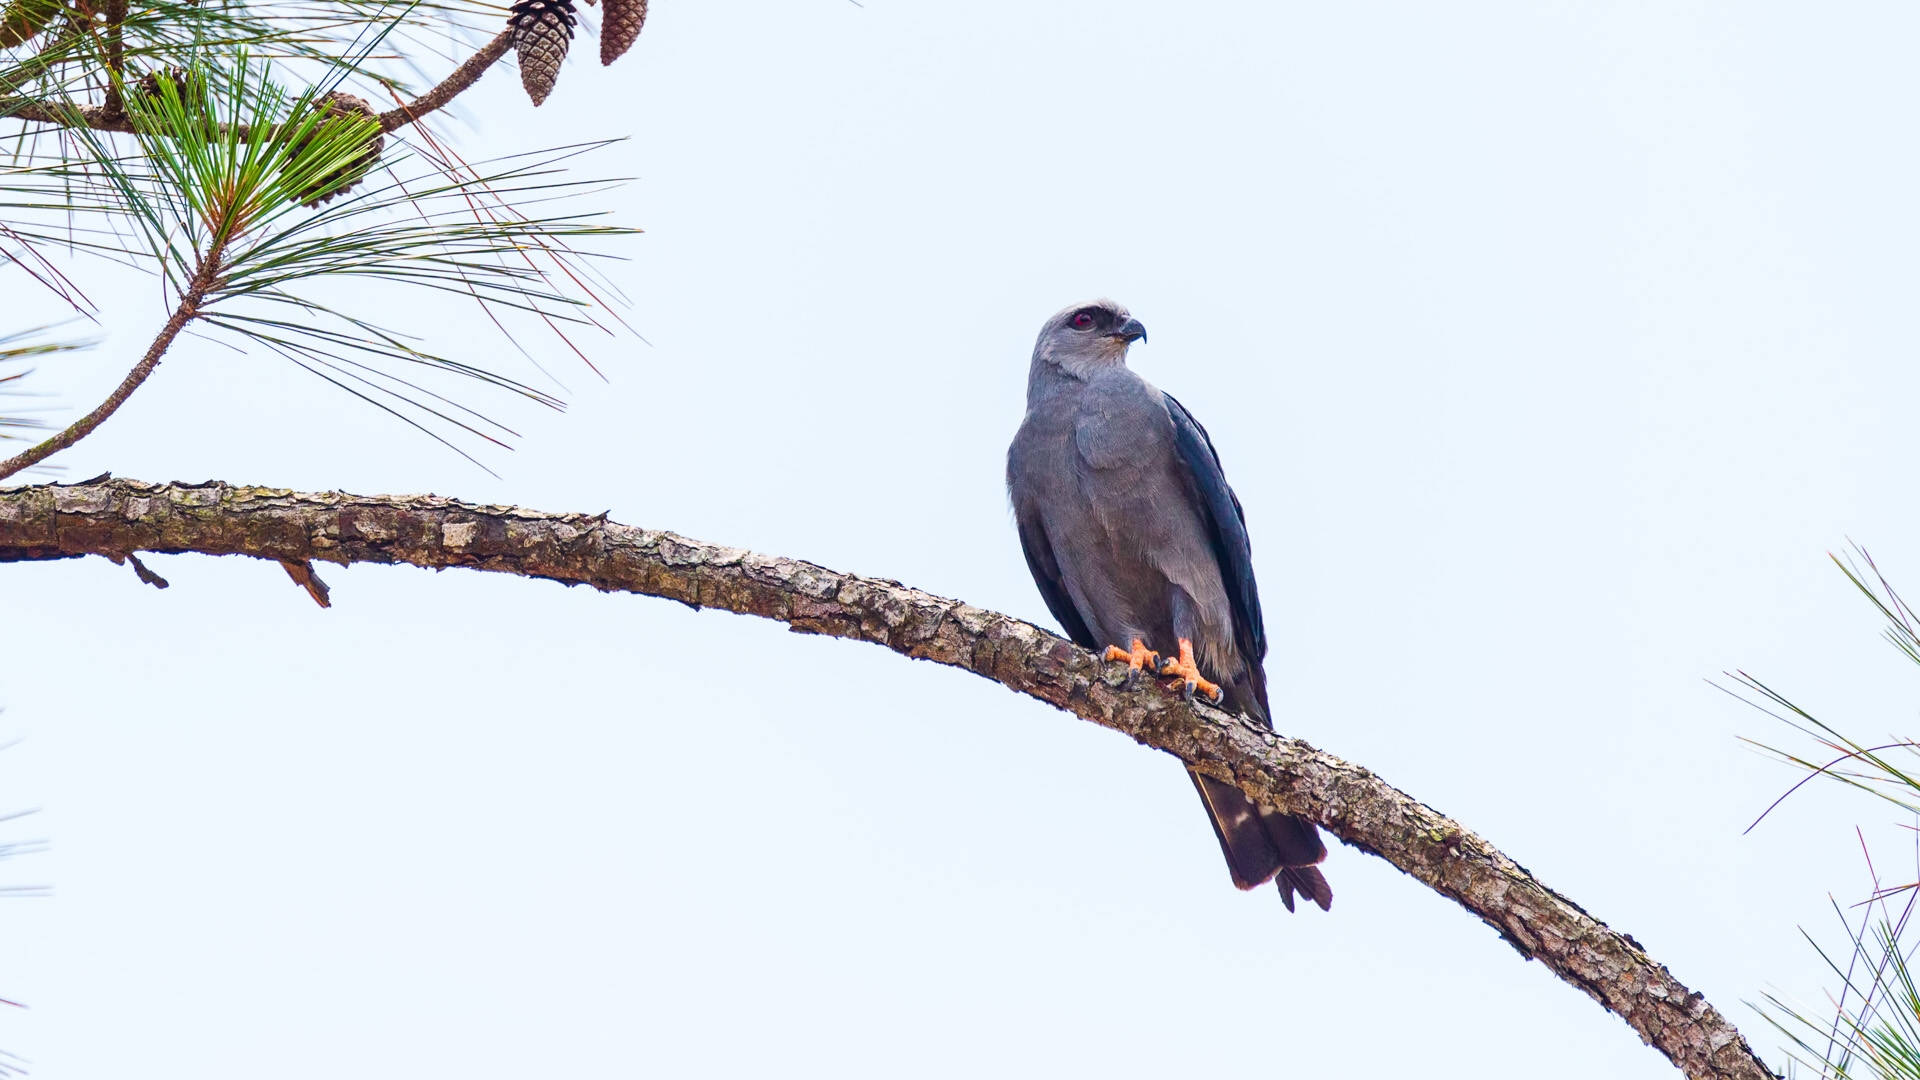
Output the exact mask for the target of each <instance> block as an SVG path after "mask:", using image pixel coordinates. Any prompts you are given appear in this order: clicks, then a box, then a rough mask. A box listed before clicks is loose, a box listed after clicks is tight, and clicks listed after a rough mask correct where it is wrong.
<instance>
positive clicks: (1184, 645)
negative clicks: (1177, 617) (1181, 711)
mask: <svg viewBox="0 0 1920 1080" xmlns="http://www.w3.org/2000/svg"><path fill="white" fill-rule="evenodd" d="M1160 674H1162V675H1178V676H1180V678H1181V679H1182V680H1184V682H1185V685H1183V686H1182V687H1181V692H1182V693H1184V694H1186V696H1187V697H1189V698H1191V697H1192V696H1193V693H1194V691H1196V690H1198V691H1199V692H1200V693H1203V694H1205V695H1207V697H1208V698H1209V699H1211V700H1212V701H1213V702H1215V703H1216V704H1218V703H1219V701H1220V699H1221V698H1222V697H1224V696H1225V695H1224V694H1223V693H1222V692H1221V690H1220V687H1219V685H1218V684H1217V683H1210V682H1208V681H1207V680H1206V677H1205V676H1203V675H1201V674H1200V666H1199V665H1198V664H1195V663H1194V662H1193V642H1192V641H1189V640H1188V639H1186V638H1181V639H1180V655H1179V657H1178V658H1175V657H1171V656H1169V657H1167V666H1166V667H1163V668H1161V669H1160Z"/></svg>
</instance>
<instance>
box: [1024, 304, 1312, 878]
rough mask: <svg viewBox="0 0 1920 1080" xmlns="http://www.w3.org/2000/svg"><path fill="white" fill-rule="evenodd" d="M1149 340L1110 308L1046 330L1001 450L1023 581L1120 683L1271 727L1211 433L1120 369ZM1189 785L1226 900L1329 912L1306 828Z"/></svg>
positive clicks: (1261, 649) (1069, 312)
mask: <svg viewBox="0 0 1920 1080" xmlns="http://www.w3.org/2000/svg"><path fill="white" fill-rule="evenodd" d="M1146 337H1147V328H1146V327H1145V326H1143V325H1141V323H1140V321H1139V320H1138V319H1135V318H1134V317H1133V316H1132V315H1131V314H1130V313H1128V311H1127V309H1126V308H1124V307H1122V306H1120V305H1119V304H1116V303H1114V302H1113V301H1111V300H1095V301H1092V302H1089V303H1084V304H1075V305H1074V306H1072V307H1069V308H1066V309H1064V310H1062V311H1060V312H1059V313H1058V314H1056V315H1054V316H1053V317H1052V318H1050V319H1048V320H1047V321H1046V323H1045V325H1043V326H1042V327H1041V328H1040V335H1039V338H1038V339H1037V340H1036V341H1035V342H1034V347H1033V358H1032V363H1031V366H1030V367H1029V368H1028V372H1027V410H1026V415H1025V416H1024V417H1023V418H1022V420H1021V422H1020V429H1019V431H1018V432H1017V433H1015V435H1014V437H1013V444H1012V445H1011V446H1010V447H1008V449H1007V494H1008V496H1009V498H1010V499H1011V501H1012V504H1013V517H1014V523H1015V525H1016V527H1017V528H1018V530H1019V533H1020V546H1021V549H1022V550H1023V551H1024V552H1025V554H1026V558H1027V568H1028V569H1029V570H1031V571H1032V573H1033V580H1034V584H1035V585H1037V586H1039V589H1040V596H1041V598H1042V599H1043V600H1045V601H1046V605H1047V610H1048V611H1050V612H1052V613H1053V617H1054V619H1055V620H1057V621H1058V622H1059V624H1060V626H1061V628H1062V629H1064V630H1065V631H1066V633H1067V636H1068V637H1069V638H1071V639H1072V640H1073V642H1074V644H1076V645H1079V646H1080V647H1081V648H1083V649H1087V650H1089V651H1092V652H1095V653H1098V654H1100V655H1101V657H1102V658H1103V659H1104V660H1107V661H1109V662H1125V663H1126V665H1127V667H1128V669H1129V675H1128V677H1129V678H1130V679H1132V678H1137V677H1138V673H1139V672H1140V671H1142V670H1145V671H1147V672H1148V673H1149V675H1155V676H1172V677H1175V678H1178V679H1179V680H1180V688H1181V690H1182V692H1183V693H1185V694H1186V695H1188V696H1189V697H1191V696H1192V695H1194V694H1196V693H1199V694H1204V695H1205V696H1207V697H1208V698H1211V699H1213V701H1215V702H1216V703H1217V704H1219V705H1221V706H1222V707H1223V708H1225V709H1228V710H1230V711H1234V712H1239V713H1242V714H1244V715H1246V716H1248V717H1249V718H1251V719H1252V720H1254V721H1256V722H1258V723H1260V724H1262V725H1265V726H1266V727H1268V728H1271V727H1272V726H1273V721H1272V709H1271V708H1270V707H1269V705H1268V703H1267V679H1266V671H1265V669H1264V667H1263V666H1262V662H1263V661H1264V660H1265V658H1266V653H1267V640H1266V628H1265V623H1264V621H1263V618H1262V615H1261V612H1260V590H1259V587H1258V585H1257V584H1256V583H1255V581H1254V576H1253V550H1252V546H1251V543H1250V541H1249V539H1248V535H1247V522H1246V514H1245V512H1244V511H1243V510H1242V509H1241V506H1240V499H1239V497H1238V496H1236V495H1235V494H1234V492H1233V488H1232V487H1230V486H1228V484H1227V478H1226V474H1225V472H1224V471H1223V470H1222V468H1221V465H1220V455H1219V454H1218V453H1217V452H1216V451H1215V450H1214V447H1213V440H1212V439H1211V438H1210V437H1209V436H1208V435H1207V431H1206V429H1205V428H1203V427H1201V426H1200V422H1199V421H1198V420H1196V419H1194V417H1193V414H1192V413H1190V412H1188V411H1187V409H1186V407H1185V406H1183V405H1181V404H1180V402H1179V401H1178V400H1176V399H1175V398H1174V397H1173V395H1171V394H1168V393H1165V392H1163V391H1161V390H1159V389H1158V388H1156V387H1155V386H1154V385H1153V384H1152V383H1150V382H1148V381H1147V380H1146V379H1144V378H1142V377H1141V376H1140V375H1139V374H1137V373H1136V372H1134V371H1133V370H1132V369H1131V368H1129V367H1127V350H1128V348H1129V347H1131V346H1132V345H1133V343H1134V342H1136V341H1145V340H1146ZM1163 657H1164V662H1163V659H1162V658H1163ZM1187 773H1188V775H1189V776H1190V777H1192V779H1193V786H1194V788H1195V789H1196V790H1197V791H1198V792H1199V793H1200V801H1201V802H1202V803H1204V804H1205V805H1206V809H1207V814H1208V816H1209V818H1211V819H1212V822H1213V831H1214V835H1215V836H1216V837H1218V839H1219V841H1220V851H1221V853H1222V854H1223V855H1224V856H1225V857H1226V861H1227V869H1228V871H1229V872H1230V873H1231V874H1232V877H1233V883H1234V885H1235V886H1237V887H1239V888H1241V889H1255V888H1258V887H1260V886H1261V885H1264V884H1266V883H1267V882H1268V881H1273V882H1275V883H1276V886H1277V888H1278V890H1279V893H1280V899H1281V900H1282V902H1283V903H1285V905H1286V908H1287V910H1288V911H1292V910H1294V895H1295V894H1296V893H1298V894H1300V895H1302V896H1305V897H1306V898H1308V899H1309V900H1312V901H1313V902H1314V903H1316V904H1318V905H1319V906H1320V908H1321V910H1323V911H1326V910H1331V909H1332V906H1333V889H1332V887H1331V886H1329V885H1328V884H1327V879H1326V877H1325V876H1324V875H1323V874H1321V872H1320V869H1319V864H1320V863H1321V862H1322V861H1323V860H1324V859H1325V858H1326V856H1327V847H1326V844H1325V842H1324V841H1322V840H1321V838H1320V833H1319V830H1318V829H1317V828H1315V826H1314V824H1313V823H1312V822H1310V821H1307V820H1306V819H1304V818H1300V817H1296V816H1293V815H1290V814H1286V813H1282V812H1279V811H1276V810H1272V809H1270V808H1268V807H1264V806H1261V805H1259V804H1258V803H1256V802H1254V801H1253V800H1252V799H1251V798H1249V797H1248V796H1247V795H1246V793H1245V792H1242V791H1241V790H1240V789H1239V788H1237V787H1235V786H1233V785H1232V784H1228V783H1225V782H1223V781H1220V780H1216V779H1214V778H1213V777H1211V776H1208V775H1206V774H1204V773H1200V772H1196V771H1194V770H1193V769H1192V768H1189V769H1188V770H1187Z"/></svg>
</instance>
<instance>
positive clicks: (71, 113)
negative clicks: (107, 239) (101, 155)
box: [0, 30, 513, 139]
mask: <svg viewBox="0 0 1920 1080" xmlns="http://www.w3.org/2000/svg"><path fill="white" fill-rule="evenodd" d="M512 47H513V31H511V30H504V31H502V32H501V33H500V34H498V35H497V36H495V37H494V39H493V40H492V41H489V42H487V43H486V44H485V45H483V46H481V48H480V51H479V52H476V53H474V54H473V55H472V56H470V57H468V58H467V60H466V62H464V63H462V64H461V65H460V66H459V67H457V68H455V69H453V73H452V74H451V75H448V76H447V77H446V78H445V79H442V80H441V81H440V84H439V85H438V86H435V87H434V88H433V89H431V90H428V91H427V92H426V93H424V94H421V95H420V96H419V97H417V98H415V99H414V100H412V101H410V102H408V103H406V104H404V105H399V106H396V107H394V108H392V109H389V110H387V111H386V112H384V113H381V114H380V130H381V132H383V133H391V132H394V131H398V130H399V129H401V128H403V127H406V126H407V125H408V124H412V123H416V122H418V121H419V120H420V119H421V118H423V117H425V116H427V115H428V114H430V113H433V112H436V111H438V110H440V109H444V108H446V107H447V105H449V104H451V103H452V101H453V99H454V98H456V97H459V96H460V95H461V94H462V93H463V92H465V91H466V89H467V88H468V87H470V86H472V85H473V84H474V83H476V82H479V81H480V76H482V75H484V74H486V73H487V69H488V68H490V67H492V66H493V65H494V63H495V61H497V60H499V59H500V58H501V57H502V56H505V55H506V53H507V50H508V49H509V48H512ZM0 120H26V121H29V122H32V123H38V124H54V125H57V126H59V127H85V128H92V129H93V130H95V131H109V132H118V133H120V134H123V135H131V134H134V133H135V128H134V122H133V117H131V116H129V115H128V114H127V111H126V110H125V109H124V108H120V107H117V105H116V102H115V101H111V100H110V101H109V102H108V103H107V104H105V105H74V104H70V103H65V102H49V101H40V100H36V99H34V98H27V97H8V96H4V95H0ZM238 134H239V137H240V138H243V139H244V138H248V137H249V135H250V133H249V132H248V131H247V130H246V129H245V128H244V126H243V128H242V130H241V131H240V132H239V133H238Z"/></svg>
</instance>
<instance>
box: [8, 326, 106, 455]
mask: <svg viewBox="0 0 1920 1080" xmlns="http://www.w3.org/2000/svg"><path fill="white" fill-rule="evenodd" d="M43 332H44V328H42V329H40V330H28V331H24V332H21V333H16V334H0V397H3V398H10V399H13V400H15V401H19V400H21V399H25V398H31V397H33V396H34V395H32V394H30V393H28V392H27V391H25V390H24V389H23V388H22V386H21V382H22V381H23V380H24V379H26V377H27V376H29V375H32V374H33V369H32V368H19V367H16V366H15V365H18V364H20V363H22V362H24V361H28V360H32V359H34V358H35V357H46V356H53V355H56V354H59V353H63V352H72V351H73V350H75V349H84V348H88V347H90V346H91V345H92V344H93V342H90V341H80V342H66V341H35V340H33V339H34V338H35V337H37V336H39V335H40V334H41V333H43ZM8 412H10V413H12V415H8V413H0V439H24V438H27V437H28V436H26V435H24V434H21V433H22V432H26V431H39V430H44V429H45V428H46V427H47V426H48V424H47V422H46V421H45V420H42V419H40V418H39V417H37V416H27V415H24V413H25V412H26V410H23V409H19V408H17V407H14V408H9V409H8Z"/></svg>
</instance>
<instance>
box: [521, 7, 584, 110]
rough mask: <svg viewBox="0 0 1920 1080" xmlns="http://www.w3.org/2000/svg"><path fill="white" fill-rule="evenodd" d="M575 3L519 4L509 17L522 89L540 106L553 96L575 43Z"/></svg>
mask: <svg viewBox="0 0 1920 1080" xmlns="http://www.w3.org/2000/svg"><path fill="white" fill-rule="evenodd" d="M574 18H575V16H574V13H573V0H520V2H519V3H517V4H515V5H513V8H512V10H511V13H510V14H509V15H508V16H507V25H508V26H511V27H512V28H513V49H514V52H515V53H516V54H517V55H518V56H519V59H520V85H521V86H524V87H526V89H527V96H528V97H530V98H532V99H533V103H534V104H535V105H536V106H537V105H539V104H540V103H541V102H543V101H545V100H547V95H548V94H551V93H553V84H554V83H555V82H556V81H557V80H558V79H559V78H560V61H562V60H565V59H566V58H567V46H568V45H569V44H571V43H572V42H573V23H574Z"/></svg>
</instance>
